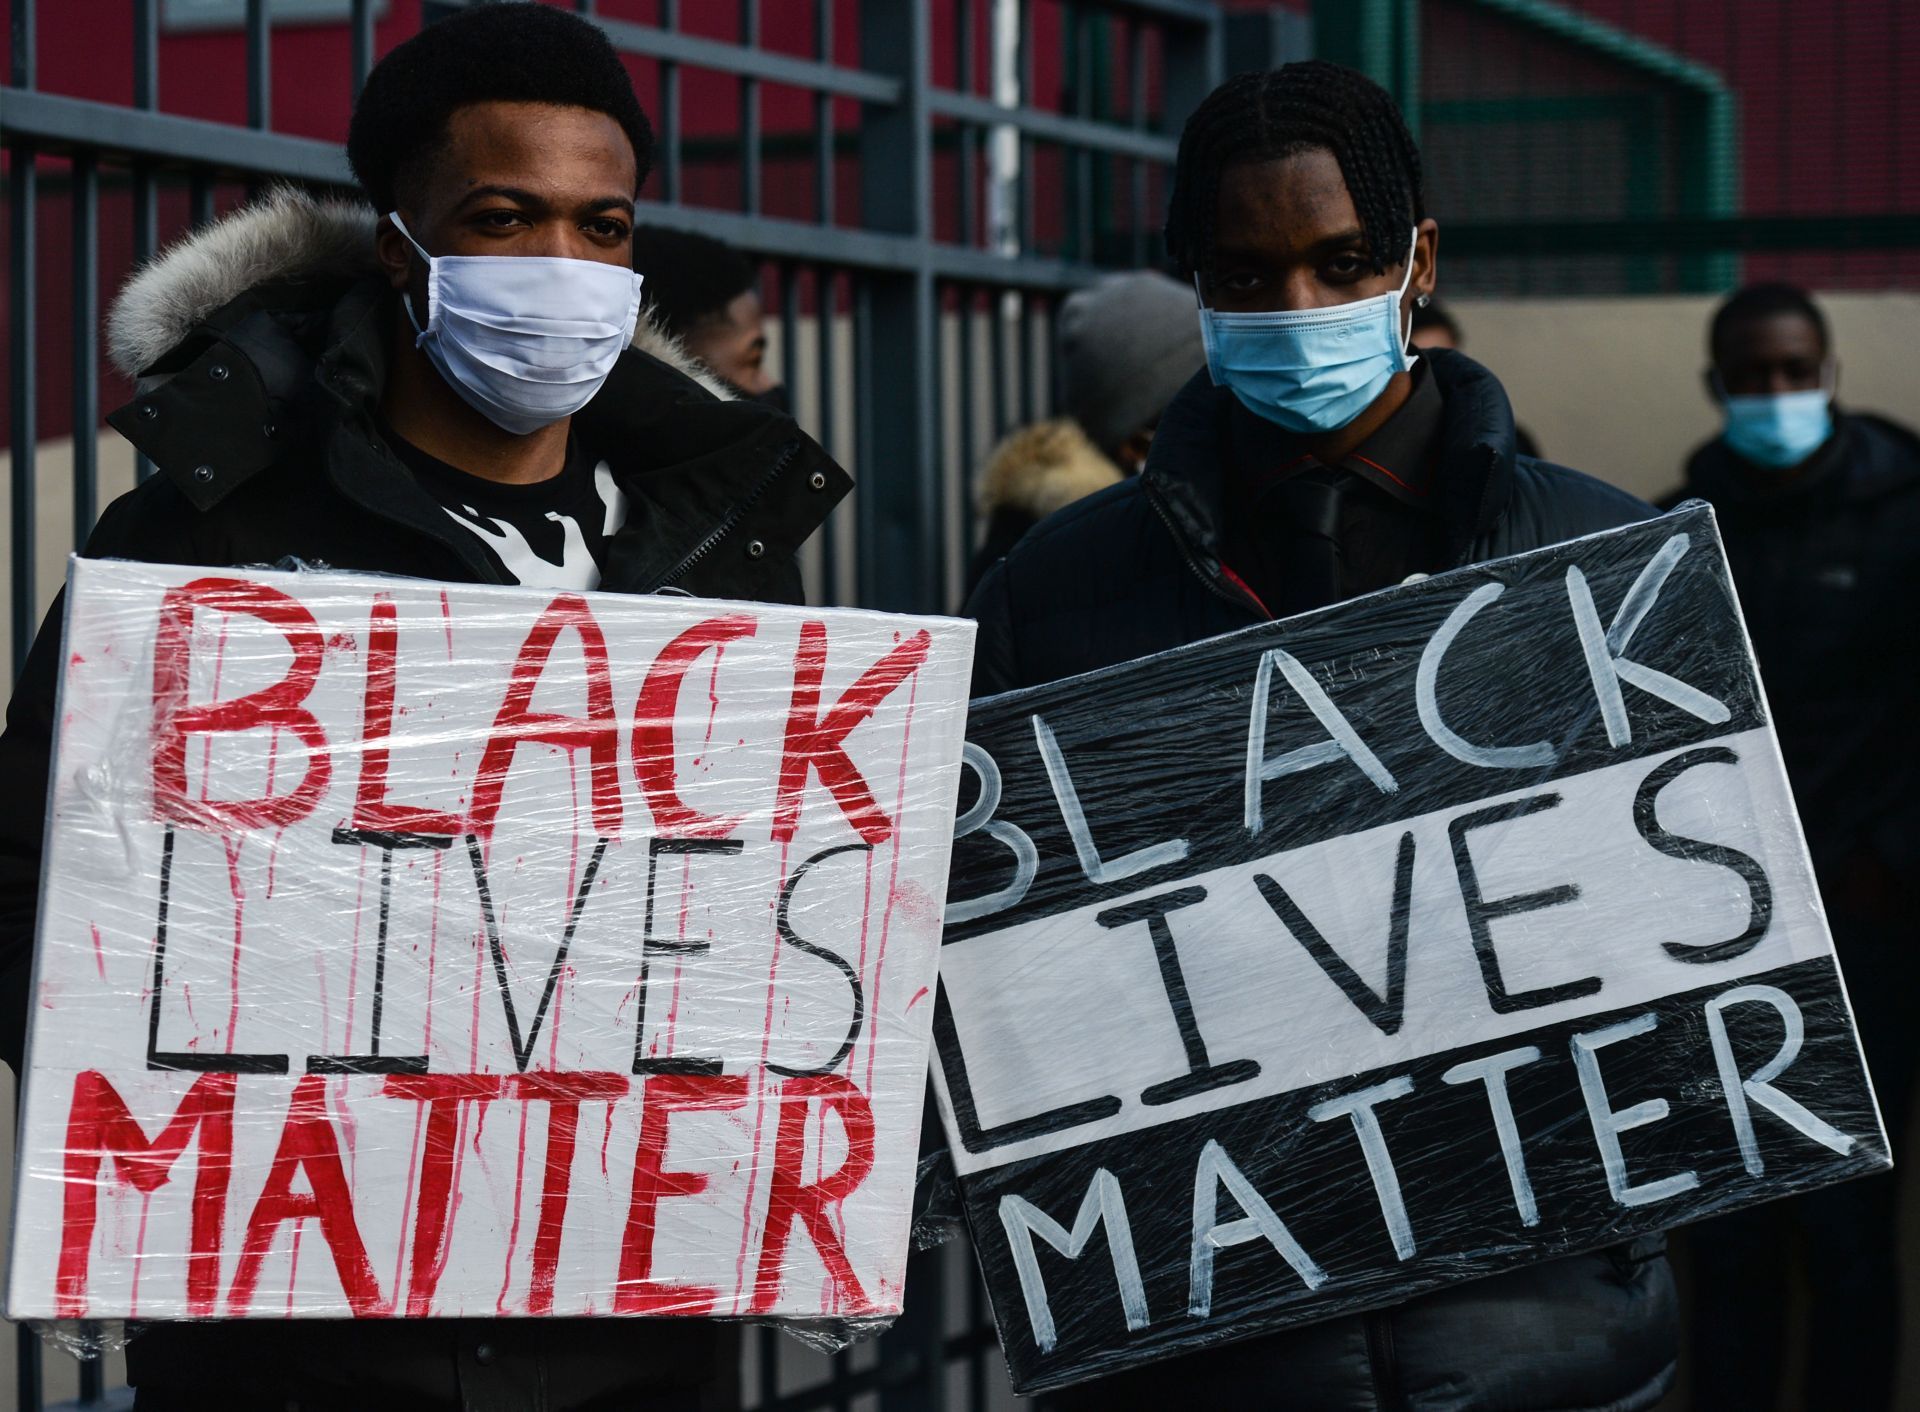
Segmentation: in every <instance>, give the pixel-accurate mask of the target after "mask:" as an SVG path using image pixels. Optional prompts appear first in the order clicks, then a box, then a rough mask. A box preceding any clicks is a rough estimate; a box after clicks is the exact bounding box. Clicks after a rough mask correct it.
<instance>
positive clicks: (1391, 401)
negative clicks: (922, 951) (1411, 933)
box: [969, 62, 1677, 1412]
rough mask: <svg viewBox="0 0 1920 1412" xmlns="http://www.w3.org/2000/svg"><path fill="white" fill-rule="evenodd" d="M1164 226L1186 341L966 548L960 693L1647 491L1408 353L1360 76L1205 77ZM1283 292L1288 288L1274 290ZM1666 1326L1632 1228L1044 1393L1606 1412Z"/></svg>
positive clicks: (1051, 675) (1608, 518) (1506, 541)
mask: <svg viewBox="0 0 1920 1412" xmlns="http://www.w3.org/2000/svg"><path fill="white" fill-rule="evenodd" d="M1167 246H1168V253H1169V254H1170V255H1171V256H1172V258H1173V260H1174V262H1175V263H1176V264H1177V265H1178V266H1179V269H1180V273H1181V274H1182V275H1183V276H1184V277H1186V278H1187V279H1189V280H1190V281H1192V283H1193V284H1194V286H1195V289H1196V293H1197V297H1198V300H1199V304H1200V309H1199V318H1200V320H1201V328H1202V332H1203V335H1204V339H1205V342H1206V346H1207V363H1208V367H1207V369H1206V370H1204V371H1202V372H1200V373H1198V374H1197V375H1196V376H1195V377H1194V379H1193V381H1192V382H1190V383H1188V384H1187V386H1186V387H1185V388H1184V389H1183V390H1182V391H1181V392H1180V393H1179V394H1178V395H1177V396H1176V397H1175V398H1174V399H1173V402H1172V404H1171V405H1170V406H1169V407H1168V408H1167V410H1166V412H1165V413H1164V414H1163V415H1162V416H1161V418H1160V425H1159V428H1158V429H1157V430H1156V431H1155V433H1154V437H1153V449H1152V451H1151V452H1150V453H1149V454H1148V456H1147V464H1146V468H1145V469H1144V470H1143V471H1142V472H1141V473H1140V474H1139V475H1138V476H1134V477H1132V478H1130V479H1128V480H1125V481H1123V482H1121V483H1120V484H1118V485H1115V486H1113V487H1112V488H1111V489H1109V490H1104V491H1101V492H1100V493H1098V494H1096V495H1093V496H1089V497H1088V498H1087V499H1085V500H1082V501H1080V502H1078V503H1077V504H1074V505H1072V506H1069V507H1068V508H1067V509H1065V510H1062V511H1060V512H1058V513H1057V514H1055V515H1053V516H1052V517H1051V518H1049V519H1046V520H1043V521H1041V523H1040V524H1039V526H1038V527H1036V528H1035V529H1034V530H1033V531H1032V532H1031V533H1030V534H1028V535H1027V537H1026V538H1025V539H1024V540H1022V541H1021V542H1020V544H1019V545H1018V546H1016V547H1015V548H1014V550H1013V551H1012V552H1011V553H1010V554H1008V556H1007V557H1006V558H1005V559H1003V560H1002V561H1001V562H1000V565H999V567H997V568H996V569H994V570H993V571H992V572H991V573H989V574H988V575H987V578H986V579H985V581H984V582H983V583H982V584H981V586H980V588H979V590H978V591H977V592H976V593H975V594H974V596H973V599H972V600H971V602H970V604H969V612H970V613H971V614H972V615H973V616H974V617H976V618H978V619H979V621H980V637H979V645H978V649H977V652H976V655H975V659H974V690H975V694H976V695H985V694H988V693H991V692H996V691H1006V690H1009V689H1012V688H1015V687H1023V686H1031V685H1035V684H1038V683H1041V682H1046V681H1052V680H1055V679H1058V678H1060V677H1065V676H1070V675H1073V674H1075V673H1078V672H1086V671H1092V670H1095V669H1097V668H1100V667H1106V666H1111V665H1113V664H1115V663H1118V662H1125V661H1128V660H1130V659H1132V658H1135V657H1144V656H1146V655H1148V654H1150V653H1155V652H1162V651H1165V650H1167V649H1168V648H1172V647H1178V646H1180V645H1181V644H1183V643H1188V642H1193V641H1196V640H1198V639H1201V638H1206V637H1212V636H1215V635H1217V634H1220V633H1225V632H1231V631H1233V630H1234V629H1236V628H1243V627H1246V626H1248V625H1249V624H1253V623H1258V622H1262V621H1264V620H1266V619H1268V618H1276V617H1285V616H1288V615H1290V614H1294V613H1300V612H1304V611H1307V610H1309V609H1313V608H1317V607H1321V606H1323V605H1326V604H1329V603H1336V602H1340V601H1342V600H1344V599H1347V598H1351V597H1354V596H1356V595H1358V594H1363V593H1368V592H1371V591H1372V590H1375V589H1379V588H1384V587H1387V586H1388V585H1391V584H1397V583H1401V582H1403V581H1404V580H1406V579H1408V578H1409V577H1412V576H1416V575H1424V574H1432V573H1438V572H1440V571H1442V570H1445V569H1449V568H1454V567H1456V566H1460V565H1465V564H1473V563H1478V562H1480V561H1483V560H1487V559H1498V558H1501V557H1504V556H1506V555H1510V554H1517V553H1521V552H1523V551H1525V550H1529V549H1535V548H1539V547H1541V546H1543V545H1547V544H1553V543H1557V542H1559V541H1561V540H1566V539H1572V538H1575V537H1577V536H1579V535H1584V534H1591V533H1594V532H1596V531H1599V530H1605V529H1611V528H1614V527H1616V526H1619V525H1624V524H1628V523H1631V522H1633V521H1635V520H1639V519H1642V518H1645V517H1646V516H1648V515H1650V514H1651V513H1652V512H1651V510H1650V509H1649V508H1648V507H1647V506H1645V505H1643V504H1641V503H1640V502H1639V501H1637V500H1635V499H1633V498H1632V497H1631V496H1629V495H1627V494H1625V493H1624V492H1621V491H1618V490H1614V489H1611V488H1609V487H1607V486H1604V485H1601V484H1600V483H1599V482H1597V481H1594V480H1590V479H1588V478H1587V477H1586V476H1583V475H1581V474H1579V473H1578V472H1577V471H1570V470H1566V469H1564V468H1562V467H1560V466H1554V465H1549V464H1547V463H1545V462H1543V461H1538V460H1536V459H1534V458H1533V457H1530V456H1527V455H1524V454H1522V453H1520V452H1519V451H1518V450H1517V449H1516V448H1515V445H1514V429H1513V414H1512V412H1511V411H1510V410H1509V409H1508V406H1507V399H1506V394H1505V393H1504V392H1502V391H1501V388H1500V385H1499V383H1498V382H1497V381H1495V379H1494V377H1493V375H1492V374H1491V373H1489V372H1487V370H1486V369H1485V368H1482V367H1481V366H1480V365H1479V364H1477V363H1474V362H1472V361H1471V360H1470V359H1468V358H1467V357H1466V356H1465V355H1464V354H1461V353H1458V352H1453V351H1449V350H1444V349H1437V350H1434V351H1432V352H1427V353H1421V354H1419V355H1418V358H1417V360H1416V359H1415V357H1414V356H1413V355H1411V354H1410V353H1409V352H1408V348H1407V338H1408V328H1407V324H1408V321H1409V319H1408V316H1409V315H1410V313H1411V312H1412V306H1413V305H1415V304H1417V303H1418V302H1419V301H1420V300H1423V299H1426V298H1428V297H1429V296H1430V295H1431V294H1432V292H1433V289H1434V286H1435V284H1436V282H1437V275H1438V258H1439V247H1440V229H1439V226H1438V224H1437V223H1436V222H1435V221H1434V220H1433V218H1432V217H1430V216H1428V215H1427V213H1426V210H1425V206H1424V202H1423V197H1422V191H1421V173H1420V154H1419V151H1418V149H1417V148H1416V147H1415V146H1414V143H1413V139H1412V137H1410V136H1409V135H1408V132H1407V128H1406V124H1405V123H1404V122H1403V121H1402V119H1401V116H1400V113H1399V111H1398V109H1396V108H1395V107H1394V104H1393V100H1392V99H1391V98H1389V97H1388V96H1387V94H1386V93H1385V92H1384V91H1383V90H1382V89H1381V88H1380V87H1379V86H1378V85H1377V84H1375V83H1373V82H1372V81H1370V80H1369V79H1367V78H1365V77H1363V76H1362V75H1360V74H1358V73H1355V72H1353V71H1352V70H1350V69H1345V68H1341V67H1339V66H1338V65H1334V64H1329V63H1324V62H1310V63H1300V64H1289V65H1287V66H1286V67H1285V68H1282V69H1278V70H1276V71H1274V72H1272V73H1254V74H1244V75H1241V76H1239V77H1236V78H1233V79H1230V80H1229V81H1228V82H1227V83H1226V84H1224V85H1223V86H1222V87H1220V88H1219V89H1217V90H1215V91H1214V93H1213V94H1212V95H1211V96H1210V97H1208V98H1207V99H1206V101H1205V102H1203V103H1202V104H1201V105H1200V107H1199V108H1198V109H1197V110H1196V111H1195V113H1194V115H1193V116H1192V118H1191V119H1189V120H1188V122H1187V126H1186V130H1185V132H1184V133H1183V134H1182V136H1181V139H1180V150H1179V156H1178V158H1177V161H1176V169H1175V174H1174V185H1173V195H1172V199H1171V204H1170V208H1169V211H1168V216H1167ZM1302 310H1313V311H1315V316H1314V317H1313V318H1312V319H1309V320H1301V319H1298V318H1290V317H1287V316H1288V315H1294V314H1297V313H1298V312H1300V311H1302ZM1224 313H1231V314H1235V315H1238V316H1240V317H1238V318H1235V319H1232V320H1227V321H1218V320H1216V319H1215V317H1214V316H1215V315H1216V314H1224ZM1413 964H1414V965H1415V966H1418V965H1419V964H1420V963H1419V961H1418V960H1417V959H1416V960H1415V961H1414V962H1413ZM1354 1219H1356V1220H1364V1219H1369V1218H1368V1217H1367V1216H1366V1215H1365V1214H1364V1213H1363V1212H1361V1211H1360V1210H1358V1209H1357V1208H1356V1210H1355V1214H1354ZM1676 1345H1677V1333H1676V1329H1675V1295H1674V1285H1673V1277H1672V1275H1671V1273H1670V1272H1669V1270H1668V1267H1667V1261H1666V1256H1665V1253H1664V1242H1663V1241H1662V1240H1661V1239H1660V1238H1658V1237H1654V1238H1651V1239H1645V1240H1638V1241H1635V1242H1633V1243H1632V1244H1630V1245H1623V1246H1618V1247H1615V1248H1613V1249H1610V1250H1603V1251H1596V1252H1593V1253H1591V1254H1586V1255H1578V1256H1574V1257H1571V1258H1568V1259H1562V1260H1554V1261H1549V1262H1547V1263H1544V1264H1540V1265H1534V1266H1530V1267H1528V1268H1525V1269H1520V1270H1514V1271H1510V1272H1508V1273H1505V1274H1500V1275H1494V1276H1490V1277H1488V1278H1486V1279H1480V1280H1474V1281H1472V1282H1470V1283H1466V1284H1462V1285H1458V1286H1455V1287H1453V1288H1451V1289H1445V1290H1441V1291H1439V1292H1436V1293H1433V1294H1429V1295H1425V1296H1422V1297H1420V1298H1417V1299H1413V1300H1410V1301H1408V1302H1407V1303H1405V1304H1402V1305H1399V1306H1398V1307H1394V1308H1387V1309H1380V1310H1375V1311H1372V1312H1369V1313H1365V1314H1356V1315H1348V1316H1346V1317H1343V1318H1337V1319H1330V1320H1328V1321H1326V1322H1325V1323H1320V1324H1314V1325H1311V1326H1308V1327H1305V1328H1300V1329H1294V1330H1289V1331H1287V1332H1285V1333H1281V1334H1275V1335H1270V1336H1266V1337H1259V1338H1253V1339H1249V1340H1247V1341H1244V1342H1238V1343H1227V1344H1223V1345H1221V1346H1219V1347H1216V1348H1210V1349H1208V1350H1206V1351H1205V1352H1203V1353H1198V1354H1193V1355H1190V1356H1187V1357H1182V1358H1174V1359H1169V1360H1168V1361H1166V1362H1164V1363H1160V1364H1156V1365H1153V1366H1150V1367H1147V1368H1144V1369H1142V1370H1140V1371H1138V1372H1134V1373H1127V1374H1121V1375H1119V1376H1115V1377H1111V1378H1105V1379H1100V1380H1097V1381H1094V1382H1091V1383H1088V1384H1085V1385H1083V1386H1081V1387H1076V1388H1072V1389H1069V1390H1068V1391H1067V1392H1066V1393H1064V1394H1057V1395H1056V1396H1055V1398H1054V1399H1053V1400H1054V1402H1055V1403H1056V1405H1058V1406H1060V1407H1062V1408H1071V1409H1077V1408H1088V1409H1096V1408H1098V1409H1104V1408H1111V1407H1194V1408H1201V1407H1208V1408H1211V1407H1222V1408H1225V1407H1233V1408H1242V1407H1248V1408H1251V1407H1262V1408H1265V1407H1285V1408H1290V1409H1291V1408H1299V1409H1303V1412H1304V1410H1305V1409H1323V1408H1324V1409H1334V1408H1406V1409H1439V1408H1447V1409H1450V1410H1451V1412H1469V1409H1480V1410H1482V1412H1494V1409H1500V1412H1509V1410H1510V1409H1512V1410H1516V1412H1517V1409H1538V1412H1546V1409H1556V1408H1592V1409H1600V1408H1606V1409H1609V1412H1632V1410H1633V1409H1639V1408H1645V1407H1650V1406H1652V1405H1653V1404H1654V1403H1655V1402H1657V1401H1658V1400H1659V1399H1660V1397H1661V1396H1662V1394H1663V1393H1664V1392H1665V1391H1666V1389H1667V1387H1668V1386H1669V1385H1670V1384H1671V1382H1672V1380H1673V1377H1674V1373H1675V1359H1676Z"/></svg>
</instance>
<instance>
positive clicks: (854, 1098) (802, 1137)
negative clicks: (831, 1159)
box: [753, 1074, 873, 1314]
mask: <svg viewBox="0 0 1920 1412" xmlns="http://www.w3.org/2000/svg"><path fill="white" fill-rule="evenodd" d="M816 1099H817V1100H818V1101H819V1102H821V1103H823V1104H825V1105H826V1106H827V1107H828V1108H830V1109H832V1110H833V1111H834V1112H836V1113H838V1114H839V1115H840V1124H841V1126H842V1127H843V1128H844V1129H845V1130H846V1134H847V1156H846V1160H845V1161H843V1162H842V1163H841V1164H840V1165H839V1166H838V1167H836V1168H835V1169H834V1170H833V1171H831V1172H825V1171H823V1172H822V1173H821V1174H820V1179H819V1180H818V1181H815V1182H803V1181H802V1180H801V1161H802V1159H803V1158H804V1157H805V1155H806V1141H807V1110H808V1105H809V1104H810V1103H811V1102H812V1101H813V1100H816ZM823 1165H824V1163H823ZM872 1170H873V1108H872V1106H871V1105H870V1104H869V1103H868V1102H867V1096H866V1095H865V1094H864V1093H862V1092H860V1090H859V1089H857V1088H855V1087H854V1086H853V1085H852V1084H851V1083H849V1082H848V1081H847V1080H846V1079H844V1078H842V1077H840V1075H838V1074H819V1075H809V1076H808V1077H806V1078H799V1079H788V1080H787V1081H786V1082H785V1083H783V1084H781V1085H780V1126H779V1129H778V1133H777V1135H776V1136H775V1138H774V1143H773V1180H772V1184H771V1185H770V1186H769V1188H768V1191H767V1230H766V1234H765V1236H764V1237H762V1239H761V1242H760V1269H759V1273H758V1274H757V1275H756V1276H755V1278H754V1290H753V1312H754V1313H756V1314H764V1313H766V1312H767V1311H769V1310H771V1309H772V1308H773V1307H774V1305H775V1303H776V1302H777V1301H778V1300H779V1298H780V1277H781V1274H782V1272H783V1270H784V1268H785V1266H786V1259H787V1240H788V1237H789V1236H790V1235H791V1233H792V1231H793V1228H794V1226H795V1225H796V1224H798V1225H802V1226H805V1227H806V1229H807V1234H808V1235H809V1236H811V1237H812V1239H813V1247H814V1249H815V1250H817V1251H819V1252H820V1262H821V1263H822V1264H823V1265H825V1266H826V1267H827V1274H828V1275H829V1276H830V1277H831V1278H832V1280H833V1282H834V1284H835V1286H836V1287H837V1292H838V1297H839V1302H838V1303H836V1305H835V1307H834V1309H833V1310H832V1312H833V1313H836V1314H864V1313H868V1312H871V1308H872V1306H871V1305H870V1304H869V1302H868V1299H867V1295H866V1291H865V1290H863V1289H861V1288H860V1281H859V1279H858V1278H857V1277H855V1275H854V1273H853V1265H852V1264H851V1263H850V1262H849V1261H848V1259H847V1251H846V1247H845V1246H843V1245H842V1244H841V1243H840V1236H839V1234H838V1233H837V1232H836V1231H835V1230H834V1228H833V1225H832V1223H831V1222H830V1221H828V1219H827V1212H828V1209H829V1208H830V1207H833V1206H836V1205H838V1204H839V1203H840V1202H842V1201H844V1200H846V1198H847V1196H848V1195H849V1194H850V1193H851V1192H852V1191H853V1190H854V1189H855V1188H856V1187H858V1186H859V1185H860V1183H861V1182H863V1181H865V1180H866V1179H867V1174H868V1173H869V1172H871V1171H872Z"/></svg>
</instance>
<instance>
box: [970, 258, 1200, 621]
mask: <svg viewBox="0 0 1920 1412" xmlns="http://www.w3.org/2000/svg"><path fill="white" fill-rule="evenodd" d="M1059 329H1060V334H1059V358H1060V384H1061V399H1062V401H1063V402H1064V403H1065V410H1066V415H1065V416H1063V417H1056V418H1054V419H1052V420H1050V421H1045V422H1039V423H1037V424H1035V425H1034V426H1030V427H1023V428H1021V429H1020V430H1018V431H1016V432H1014V433H1013V434H1012V435H1010V436H1008V437H1007V438H1006V439H1005V440H1004V441H1002V442H1001V443H1000V444H999V445H998V446H997V447H995V448H994V450H993V453H992V454H991V455H990V456H989V457H988V459H987V464H986V466H985V467H984V469H983V470H982V471H981V476H980V513H981V515H982V516H983V517H984V518H985V519H986V522H987V529H986V538H985V539H984V540H983V541H982V542H981V544H980V548H979V551H978V552H977V553H976V554H975V555H974V557H973V563H972V566H971V567H970V569H969V570H968V573H967V592H969V593H971V592H972V591H973V590H974V588H975V587H976V586H977V585H978V584H979V582H980V579H981V578H982V576H983V575H985V573H986V572H987V570H988V569H990V568H992V567H993V566H994V565H995V564H996V563H998V562H999V561H1000V559H1001V557H1002V556H1003V555H1004V554H1006V552H1007V551H1008V550H1009V549H1011V548H1013V546H1014V545H1015V544H1016V543H1017V542H1018V541H1019V539H1020V536H1022V535H1023V534H1025V533H1026V532H1027V531H1028V530H1030V529H1032V528H1033V527H1034V526H1035V525H1036V524H1038V523H1039V522H1040V521H1041V520H1043V519H1045V518H1046V517H1047V516H1048V515H1051V514H1052V513H1053V512H1054V511H1055V510H1058V509H1060V508H1062V507H1063V506H1066V505H1070V504H1072V503H1073V502H1074V501H1076V500H1079V499H1080V498H1082V497H1083V496H1087V495H1091V494H1093V492H1094V491H1096V490H1103V489H1105V488H1106V487H1107V486H1109V485H1113V484H1115V483H1116V482H1117V481H1119V480H1120V479H1121V478H1122V477H1123V476H1131V475H1137V474H1138V473H1139V471H1140V468H1141V467H1142V466H1143V465H1145V464H1146V460H1147V451H1148V449H1149V448H1150V447H1151V446H1152V445H1153V429H1154V428H1155V427H1156V426H1157V425H1159V422H1160V414H1161V412H1163V411H1164V410H1166V406H1167V404H1168V403H1169V402H1171V401H1173V395H1174V394H1175V393H1176V392H1178V391H1179V390H1180V389H1181V388H1182V387H1184V386H1185V385H1186V384H1187V381H1188V379H1190V378H1191V377H1192V376H1193V375H1194V373H1195V372H1196V371H1198V370H1199V368H1200V367H1201V365H1202V364H1204V363H1205V362H1206V361H1207V355H1206V350H1205V349H1204V348H1202V347H1201V345H1200V326H1199V324H1198V323H1196V322H1195V321H1194V317H1193V290H1192V289H1191V288H1190V287H1188V286H1186V285H1183V284H1181V283H1180V282H1179V281H1177V280H1173V279H1169V278H1168V277H1167V276H1166V275H1163V274H1160V273H1158V272H1156V271H1153V270H1137V271H1129V272H1127V273H1124V274H1116V275H1108V276H1106V277H1105V278H1103V279H1101V280H1100V281H1099V282H1098V283H1096V284H1093V285H1090V286H1088V287H1087V288H1085V289H1081V290H1077V291H1075V292H1074V293H1073V294H1070V295H1069V296H1067V299H1066V301H1065V302H1064V303H1063V304H1062V305H1061V306H1060V317H1059Z"/></svg>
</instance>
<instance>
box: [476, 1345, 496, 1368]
mask: <svg viewBox="0 0 1920 1412" xmlns="http://www.w3.org/2000/svg"><path fill="white" fill-rule="evenodd" d="M473 1361H474V1362H476V1363H478V1364H479V1365H480V1366H481V1367H483V1368H484V1367H486V1366H487V1364H489V1363H491V1362H493V1345H492V1344H490V1343H483V1344H481V1345H480V1346H479V1347H478V1348H476V1349H474V1350H473Z"/></svg>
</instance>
